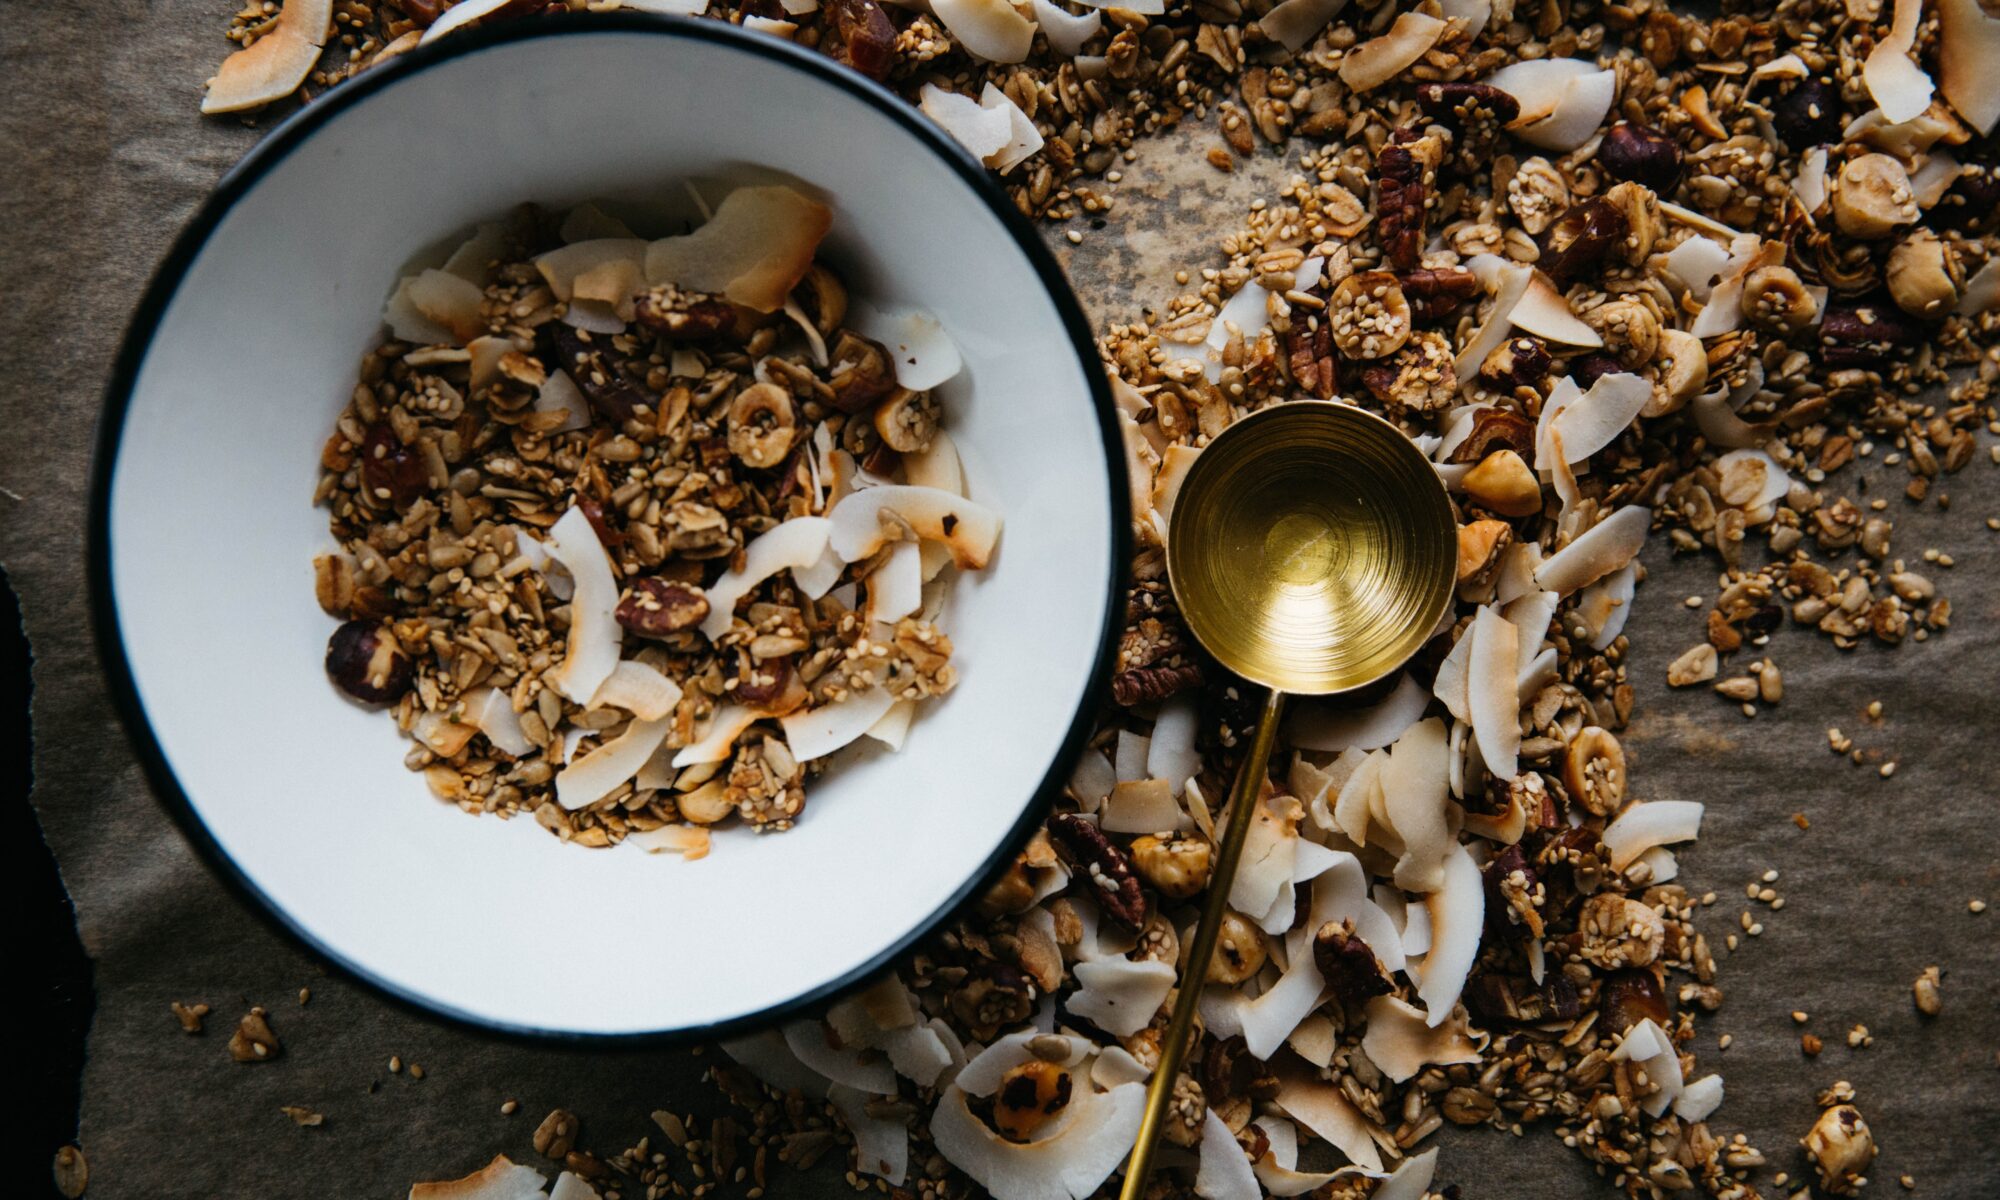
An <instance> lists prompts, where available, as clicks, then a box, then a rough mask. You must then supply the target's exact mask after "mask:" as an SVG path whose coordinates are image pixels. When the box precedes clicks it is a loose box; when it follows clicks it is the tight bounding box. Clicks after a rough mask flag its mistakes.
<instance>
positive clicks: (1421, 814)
mask: <svg viewBox="0 0 2000 1200" xmlns="http://www.w3.org/2000/svg"><path fill="white" fill-rule="evenodd" d="M1448 741H1449V739H1448V738H1447V736H1446V734H1445V728H1444V722H1443V721H1440V720H1438V719H1437V718H1436V717H1431V718H1429V719H1428V720H1423V721H1419V722H1417V723H1416V724H1415V725H1413V726H1411V728H1410V731H1409V732H1408V733H1406V734H1404V735H1403V736H1402V737H1401V738H1400V739H1398V740H1397V742H1396V744H1395V746H1394V747H1392V748H1391V749H1390V751H1389V760H1388V762H1386V763H1384V764H1383V765H1382V773H1381V780H1382V795H1383V800H1384V809H1385V811H1386V812H1387V813H1388V817H1389V824H1390V826H1391V827H1392V828H1394V829H1395V831H1396V836H1398V837H1400V838H1402V839H1403V855H1402V857H1401V858H1400V859H1398V860H1397V862H1396V886H1398V887H1400V888H1404V889H1407V890H1409V891H1413V892H1428V891H1431V890H1433V889H1435V888H1436V887H1438V886H1439V884H1440V883H1442V882H1443V878H1444V862H1445V858H1446V856H1447V855H1448V854H1450V852H1451V850H1452V848H1453V847H1454V846H1456V845H1457V841H1456V839H1454V838H1453V837H1452V831H1451V828H1450V826H1449V824H1448V823H1447V821H1446V814H1445V808H1446V805H1447V804H1448V803H1449V799H1448V793H1449V790H1450V778H1449V775H1450V764H1449V760H1448V759H1447V757H1446V752H1447V748H1448Z"/></svg>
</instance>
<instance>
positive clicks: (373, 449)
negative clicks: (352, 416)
mask: <svg viewBox="0 0 2000 1200" xmlns="http://www.w3.org/2000/svg"><path fill="white" fill-rule="evenodd" d="M361 482H362V483H363V484H364V485H366V486H367V488H368V490H369V492H370V493H371V494H372V495H373V496H374V498H375V499H377V500H387V501H389V503H391V504H392V505H394V506H395V507H397V508H405V507H408V506H409V504H410V502H411V501H413V500H415V499H416V498H417V497H419V496H421V495H423V494H424V493H425V492H427V491H429V490H430V485H431V476H430V468H429V467H427V466H426V465H425V464H424V456H423V455H422V454H420V453H418V452H417V449H416V447H414V446H405V445H404V444H403V442H402V439H400V438H398V437H397V436H396V431H395V430H394V429H392V428H390V427H389V423H388V422H387V421H377V422H375V423H374V424H373V425H370V426H369V427H368V436H367V438H366V439H365V440H364V441H363V442H362V443H361Z"/></svg>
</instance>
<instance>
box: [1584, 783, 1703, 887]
mask: <svg viewBox="0 0 2000 1200" xmlns="http://www.w3.org/2000/svg"><path fill="white" fill-rule="evenodd" d="M1701 814H1702V805H1701V802H1700V801H1698V800H1651V801H1647V802H1645V803H1642V804H1633V805H1631V806H1629V807H1627V808H1626V809H1625V811H1624V812H1622V813H1620V814H1619V815H1618V819H1617V820H1614V821H1613V822H1611V824H1609V825H1607V826H1605V827H1604V834H1603V839H1602V840H1603V842H1604V849H1605V851H1606V852H1607V853H1609V854H1610V855H1611V869H1612V870H1613V871H1623V870H1624V869H1625V868H1626V867H1629V866H1631V865H1632V863H1633V861H1634V860H1635V859H1637V858H1638V857H1639V856H1640V855H1641V854H1643V853H1645V852H1646V851H1647V850H1648V849H1650V848H1652V847H1654V846H1666V845H1671V844H1673V843H1675V842H1691V841H1693V840H1694V839H1695V838H1696V837H1698V836H1700V834H1701Z"/></svg>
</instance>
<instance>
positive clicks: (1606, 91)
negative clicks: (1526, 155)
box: [1512, 71, 1618, 154]
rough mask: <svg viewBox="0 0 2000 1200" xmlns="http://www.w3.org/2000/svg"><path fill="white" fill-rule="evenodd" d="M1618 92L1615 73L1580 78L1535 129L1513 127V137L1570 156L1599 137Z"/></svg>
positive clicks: (1528, 126)
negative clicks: (1600, 128)
mask: <svg viewBox="0 0 2000 1200" xmlns="http://www.w3.org/2000/svg"><path fill="white" fill-rule="evenodd" d="M1617 92H1618V73H1617V72H1616V71H1597V72H1593V73H1592V74H1589V75H1583V76H1579V77H1578V78H1576V79H1573V80H1571V81H1570V82H1569V84H1568V86H1566V87H1564V88H1563V94H1562V99H1561V100H1560V101H1559V102H1558V103H1557V104H1556V108H1555V111H1554V112H1552V113H1550V114H1549V115H1548V116H1547V117H1545V118H1543V119H1542V120H1539V121H1536V122H1535V123H1534V124H1532V125H1525V126H1522V125H1518V124H1517V125H1515V126H1513V127H1512V129H1513V132H1514V136H1516V137H1518V138H1520V139H1521V140H1522V141H1524V142H1529V143H1531V144H1533V145H1536V146H1540V147H1541V148H1542V149H1544V150H1555V151H1559V152H1561V153H1564V154H1567V153H1569V152H1570V151H1572V150H1575V149H1576V148H1577V147H1579V146H1581V145H1583V144H1584V143H1585V142H1587V141H1589V140H1590V139H1591V138H1592V137H1594V136H1595V135H1596V133H1597V130H1598V127H1599V126H1601V125H1603V124H1604V118H1605V116H1606V115H1607V114H1609V113H1610V111H1611V101H1612V98H1613V97H1614V96H1615V95H1616V94H1617Z"/></svg>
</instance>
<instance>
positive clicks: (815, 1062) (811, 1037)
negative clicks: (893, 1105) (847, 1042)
mask: <svg viewBox="0 0 2000 1200" xmlns="http://www.w3.org/2000/svg"><path fill="white" fill-rule="evenodd" d="M779 1032H781V1033H783V1034H784V1037H785V1045H786V1046H788V1047H790V1049H791V1051H792V1053H793V1054H796V1055H798V1059H799V1061H800V1062H802V1063H804V1064H805V1065H806V1066H807V1067H808V1068H810V1069H811V1070H812V1071H814V1072H815V1073H817V1074H819V1075H823V1076H825V1077H826V1078H827V1079H830V1080H832V1081H833V1082H834V1083H837V1084H842V1085H844V1086H847V1087H850V1088H853V1089H854V1090H856V1091H859V1092H866V1093H868V1094H869V1095H872V1096H893V1095H895V1094H896V1072H895V1071H893V1070H891V1069H890V1067H889V1064H888V1063H887V1062H885V1061H883V1059H882V1057H881V1056H880V1055H879V1054H874V1053H871V1052H864V1051H862V1050H858V1049H854V1048H852V1047H847V1046H836V1045H834V1044H833V1041H832V1039H831V1038H830V1037H829V1036H828V1031H827V1029H826V1027H825V1026H824V1025H822V1024H820V1023H819V1022H818V1021H793V1022H791V1023H789V1024H787V1025H785V1026H784V1027H783V1028H782V1029H781V1030H780V1031H779Z"/></svg>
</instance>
